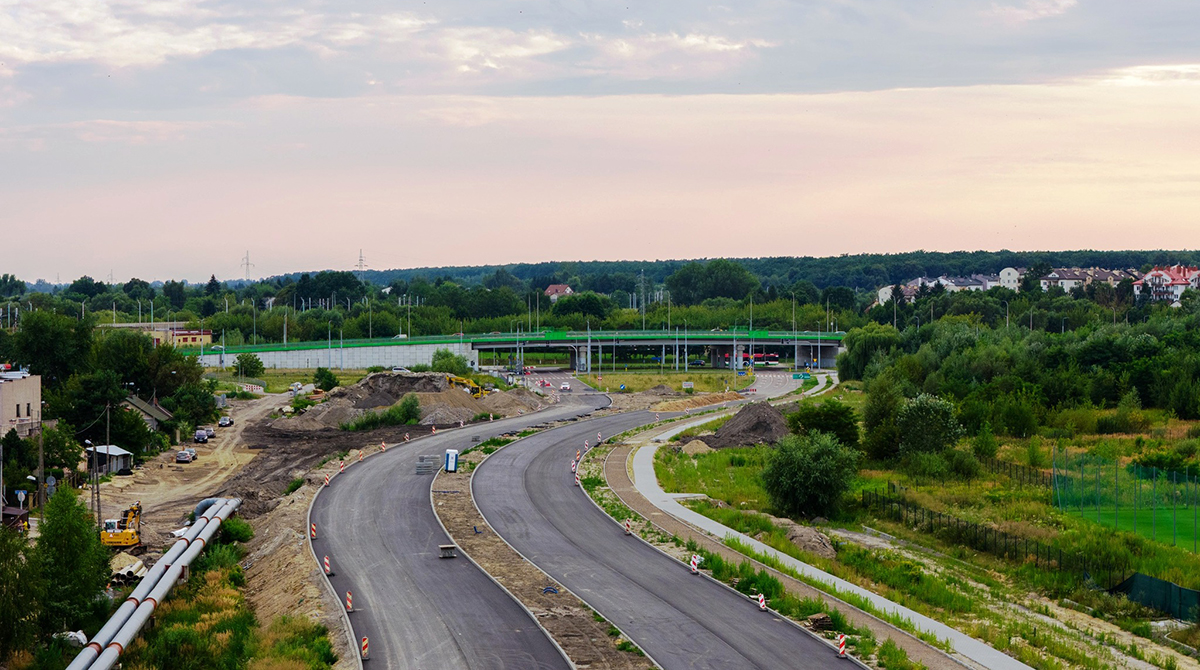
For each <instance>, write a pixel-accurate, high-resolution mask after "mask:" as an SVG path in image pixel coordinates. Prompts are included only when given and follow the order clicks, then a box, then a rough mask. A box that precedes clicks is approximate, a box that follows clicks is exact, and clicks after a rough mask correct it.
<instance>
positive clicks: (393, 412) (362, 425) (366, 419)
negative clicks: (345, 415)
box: [340, 393, 421, 431]
mask: <svg viewBox="0 0 1200 670" xmlns="http://www.w3.org/2000/svg"><path fill="white" fill-rule="evenodd" d="M420 420H421V400H420V399H419V398H417V396H416V395H414V394H412V393H410V394H408V395H406V396H404V399H403V400H401V401H400V403H399V404H396V405H392V406H391V407H389V408H387V409H385V410H384V411H382V412H363V413H362V414H361V415H359V416H358V417H357V418H355V419H354V420H352V421H349V422H347V423H343V424H342V425H341V426H340V427H341V429H342V430H350V431H357V430H375V429H376V428H382V427H383V426H412V425H416V423H417V422H418V421H420Z"/></svg>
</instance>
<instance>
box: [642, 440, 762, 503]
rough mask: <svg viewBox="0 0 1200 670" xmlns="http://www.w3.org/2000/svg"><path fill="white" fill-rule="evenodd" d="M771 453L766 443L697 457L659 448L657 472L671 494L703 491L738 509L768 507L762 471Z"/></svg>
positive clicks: (655, 469)
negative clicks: (761, 475)
mask: <svg viewBox="0 0 1200 670" xmlns="http://www.w3.org/2000/svg"><path fill="white" fill-rule="evenodd" d="M770 454H771V448H770V447H766V446H757V447H745V448H740V449H721V450H719V451H713V452H709V453H705V454H699V455H697V456H695V457H692V456H688V455H687V454H685V453H682V452H679V453H676V452H674V451H673V450H671V449H666V448H663V449H659V450H658V452H657V453H656V454H655V455H654V473H655V474H656V475H657V476H658V481H659V483H660V484H661V485H662V487H663V490H664V491H666V492H668V493H703V494H706V495H707V496H708V497H710V498H714V499H717V500H724V501H725V502H727V503H729V504H730V505H733V506H734V507H738V508H742V507H745V508H749V509H762V510H766V509H767V508H768V507H769V506H770V503H769V502H768V499H767V492H766V491H765V490H764V489H763V487H762V479H761V477H760V473H761V472H762V469H763V467H764V466H765V465H766V463H767V458H768V457H769V456H770Z"/></svg>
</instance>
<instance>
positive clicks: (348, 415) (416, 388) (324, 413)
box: [288, 372, 470, 430]
mask: <svg viewBox="0 0 1200 670" xmlns="http://www.w3.org/2000/svg"><path fill="white" fill-rule="evenodd" d="M448 379H449V376H448V375H446V374H445V373H444V372H410V373H404V374H392V373H390V372H376V373H373V374H370V375H367V376H366V377H365V378H364V379H363V380H362V381H360V382H359V383H357V384H355V385H353V386H339V387H338V388H335V389H333V390H332V391H330V392H329V394H328V395H327V396H326V400H325V402H323V403H321V404H319V405H316V406H315V407H310V408H309V409H308V411H306V412H305V413H304V414H301V415H300V416H298V417H296V418H294V419H289V420H288V428H291V429H297V430H320V429H322V428H337V427H338V426H340V425H342V424H343V423H348V422H350V421H351V420H353V419H355V418H356V417H358V416H359V415H360V414H362V413H363V412H365V411H369V410H379V409H386V408H388V407H391V406H392V405H395V404H396V403H397V402H400V399H401V398H403V397H404V396H405V395H407V394H409V393H414V392H415V393H419V394H425V393H430V394H437V393H440V392H445V391H447V389H450V388H451V386H450V382H449V381H448ZM460 393H461V392H460ZM468 418H470V417H468Z"/></svg>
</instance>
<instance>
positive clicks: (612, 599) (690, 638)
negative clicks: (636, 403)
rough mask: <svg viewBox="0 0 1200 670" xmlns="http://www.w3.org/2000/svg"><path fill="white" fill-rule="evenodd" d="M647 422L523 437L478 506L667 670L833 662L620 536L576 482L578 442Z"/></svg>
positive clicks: (490, 474) (639, 417)
mask: <svg viewBox="0 0 1200 670" xmlns="http://www.w3.org/2000/svg"><path fill="white" fill-rule="evenodd" d="M789 380H790V375H789ZM784 390H785V389H783V388H780V389H779V392H783V391H784ZM653 418H654V417H653V414H651V413H649V412H633V413H629V414H620V415H614V416H611V417H602V418H597V419H591V420H588V421H581V422H579V423H577V424H572V425H569V426H564V427H561V428H557V429H554V430H551V431H547V432H544V433H541V434H538V435H534V436H531V437H528V438H526V439H525V440H524V441H523V442H521V446H520V448H509V449H502V450H500V451H498V452H496V453H495V454H493V455H492V456H491V457H490V458H489V459H488V460H487V461H485V462H484V464H483V465H481V466H480V467H479V469H478V470H477V471H476V473H475V476H474V484H473V486H474V492H475V501H476V504H477V505H478V506H479V508H480V510H481V511H482V512H483V515H484V517H486V518H487V520H488V523H489V524H490V525H491V526H492V528H493V529H494V530H495V531H496V532H497V533H499V534H500V535H501V536H502V537H504V539H506V540H507V541H508V542H509V543H511V544H512V545H513V546H514V547H515V548H516V549H517V550H518V551H520V552H521V553H522V554H523V555H524V556H525V557H526V558H528V559H529V560H530V561H532V562H533V563H534V564H535V565H537V566H538V567H539V568H541V569H542V570H544V571H546V572H547V573H548V574H550V576H552V577H553V578H554V579H557V580H559V581H560V582H561V583H562V584H563V585H565V586H566V587H568V588H569V589H571V590H572V591H573V592H574V593H575V594H577V595H578V596H580V597H581V598H583V600H585V601H586V602H587V603H588V604H589V605H590V606H592V607H593V608H594V609H595V610H596V611H597V612H599V613H600V614H601V615H603V616H604V617H605V618H607V619H609V620H610V621H612V622H614V623H616V624H617V625H618V626H619V627H620V628H621V629H622V630H623V631H624V632H625V634H626V635H628V636H629V637H630V638H631V639H632V640H633V641H634V642H636V643H637V644H638V645H639V646H641V647H642V648H643V649H644V650H645V651H646V652H647V653H648V654H649V655H650V656H651V657H653V658H654V660H656V661H657V662H658V663H659V664H661V665H662V666H663V668H665V669H666V670H675V669H684V668H686V669H689V670H698V669H711V670H730V669H731V668H738V669H741V668H764V669H767V668H769V669H771V670H774V669H776V668H784V667H786V668H827V667H832V666H834V665H835V664H837V663H839V661H838V660H837V655H836V653H834V652H833V651H832V650H831V649H830V647H829V646H828V645H826V644H825V643H823V642H821V641H819V640H816V639H814V638H813V637H812V636H811V635H809V634H808V633H806V632H804V631H802V630H800V629H798V628H797V627H796V626H794V625H792V624H791V623H789V622H786V621H784V620H782V619H781V618H780V617H778V616H776V615H775V614H774V613H763V612H759V611H758V608H757V605H756V603H753V602H752V601H750V600H749V599H748V598H746V597H745V596H742V595H739V594H737V593H734V592H733V591H731V590H729V589H727V588H725V587H723V586H721V585H720V584H717V583H715V582H712V581H710V580H708V579H706V578H702V577H697V576H693V575H691V574H690V573H689V572H688V570H687V568H686V567H685V566H684V565H683V564H681V563H680V562H678V561H676V560H674V559H672V558H669V557H667V556H666V555H664V554H662V553H661V552H659V551H657V550H656V549H654V548H653V547H650V546H649V545H647V544H645V543H643V542H641V541H640V540H638V539H636V538H633V537H626V536H625V535H624V533H623V531H622V529H621V528H620V527H619V526H618V525H617V524H616V523H615V522H614V521H613V520H612V519H610V518H609V517H608V515H606V514H605V513H604V512H603V511H601V510H599V509H597V508H596V506H595V505H593V504H592V503H591V502H590V501H589V500H588V499H587V497H586V494H585V493H584V492H583V491H582V490H581V489H580V488H577V487H575V486H574V478H573V475H572V474H571V472H570V462H571V460H572V459H573V458H574V456H575V450H576V449H579V448H581V447H583V443H584V440H595V437H596V432H597V431H599V432H601V433H602V434H603V435H604V436H605V437H608V436H611V435H613V434H616V433H620V432H623V431H625V430H628V429H629V428H632V427H635V426H638V425H642V424H645V423H648V422H650V421H653ZM664 418H665V417H664ZM593 444H594V442H593Z"/></svg>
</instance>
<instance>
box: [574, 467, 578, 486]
mask: <svg viewBox="0 0 1200 670" xmlns="http://www.w3.org/2000/svg"><path fill="white" fill-rule="evenodd" d="M572 469H573V468H572ZM575 486H579V473H578V472H576V473H575Z"/></svg>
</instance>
